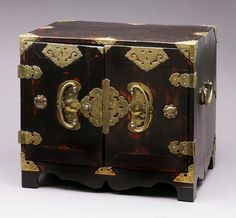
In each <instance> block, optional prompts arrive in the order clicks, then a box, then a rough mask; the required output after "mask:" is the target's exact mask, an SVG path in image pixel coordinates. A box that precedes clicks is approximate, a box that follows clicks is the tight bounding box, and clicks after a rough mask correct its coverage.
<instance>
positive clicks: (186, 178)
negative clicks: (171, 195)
mask: <svg viewBox="0 0 236 218" xmlns="http://www.w3.org/2000/svg"><path fill="white" fill-rule="evenodd" d="M194 180H195V169H194V165H193V164H191V165H190V166H189V167H188V172H186V173H180V174H179V175H178V176H177V177H175V178H174V180H173V181H174V182H178V183H188V184H193V183H194Z"/></svg>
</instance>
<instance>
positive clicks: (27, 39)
mask: <svg viewBox="0 0 236 218" xmlns="http://www.w3.org/2000/svg"><path fill="white" fill-rule="evenodd" d="M38 38H39V36H38V35H35V34H32V33H24V34H21V35H20V54H21V55H22V54H23V53H24V52H25V51H26V50H27V49H29V47H30V46H31V45H32V44H33V42H35V41H37V39H38Z"/></svg>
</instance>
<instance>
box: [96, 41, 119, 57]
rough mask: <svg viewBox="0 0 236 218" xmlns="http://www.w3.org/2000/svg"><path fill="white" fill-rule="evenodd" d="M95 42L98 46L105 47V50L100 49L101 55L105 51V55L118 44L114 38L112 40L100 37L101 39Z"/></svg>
mask: <svg viewBox="0 0 236 218" xmlns="http://www.w3.org/2000/svg"><path fill="white" fill-rule="evenodd" d="M95 42H96V43H97V44H98V45H103V46H104V50H103V48H102V49H99V51H100V52H101V53H103V51H105V53H106V52H107V51H108V50H109V49H110V48H111V47H112V46H113V45H114V44H115V43H116V39H114V38H110V37H99V38H95Z"/></svg>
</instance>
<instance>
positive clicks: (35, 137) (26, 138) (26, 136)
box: [18, 131, 42, 145]
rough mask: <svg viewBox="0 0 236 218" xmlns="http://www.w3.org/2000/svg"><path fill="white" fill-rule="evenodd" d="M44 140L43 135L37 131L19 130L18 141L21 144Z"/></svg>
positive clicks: (35, 143) (36, 142)
mask: <svg viewBox="0 0 236 218" xmlns="http://www.w3.org/2000/svg"><path fill="white" fill-rule="evenodd" d="M41 141H42V137H41V136H40V134H39V133H37V132H32V133H31V132H28V131H19V132H18V142H19V143H20V144H25V145H29V144H33V145H38V144H40V143H41Z"/></svg>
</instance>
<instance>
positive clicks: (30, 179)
mask: <svg viewBox="0 0 236 218" xmlns="http://www.w3.org/2000/svg"><path fill="white" fill-rule="evenodd" d="M21 176H22V187H24V188H38V187H39V183H38V178H39V176H40V173H39V172H28V171H22V174H21Z"/></svg>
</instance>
